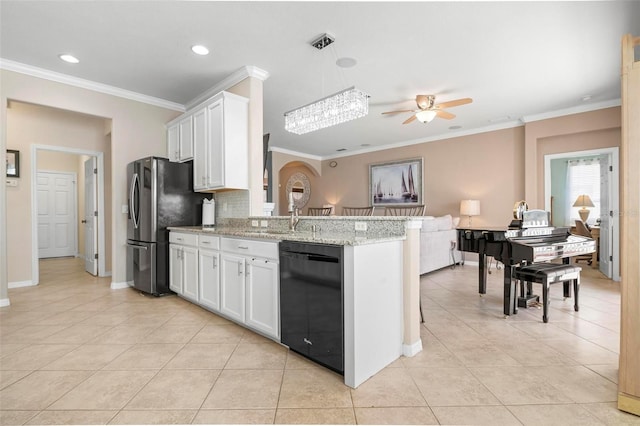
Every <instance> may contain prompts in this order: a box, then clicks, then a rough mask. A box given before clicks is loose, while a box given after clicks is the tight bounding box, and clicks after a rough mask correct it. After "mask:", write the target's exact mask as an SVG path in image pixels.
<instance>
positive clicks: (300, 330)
mask: <svg viewBox="0 0 640 426" xmlns="http://www.w3.org/2000/svg"><path fill="white" fill-rule="evenodd" d="M342 253H343V248H342V246H335V245H328V244H316V243H300V242H294V241H282V242H281V243H280V327H281V330H280V331H281V341H282V343H283V344H285V345H287V346H289V348H290V349H291V350H293V351H295V352H297V353H299V354H301V355H304V356H305V357H307V358H309V359H312V360H314V361H316V362H317V363H319V364H322V365H324V366H325V367H328V368H330V369H332V370H334V371H336V372H338V373H340V374H344V349H343V348H344V327H343V316H344V313H343V312H344V310H343V271H342V257H343V254H342Z"/></svg>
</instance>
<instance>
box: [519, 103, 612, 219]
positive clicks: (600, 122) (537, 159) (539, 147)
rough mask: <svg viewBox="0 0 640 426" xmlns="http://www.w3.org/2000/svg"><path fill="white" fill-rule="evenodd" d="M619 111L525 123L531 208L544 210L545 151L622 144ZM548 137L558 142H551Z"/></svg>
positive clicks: (526, 167) (526, 195)
mask: <svg viewBox="0 0 640 426" xmlns="http://www.w3.org/2000/svg"><path fill="white" fill-rule="evenodd" d="M620 114H621V113H620V107H613V108H606V109H601V110H597V111H590V112H585V113H581V114H571V115H566V116H563V117H557V118H551V119H548V120H540V121H534V122H531V123H527V124H526V126H525V159H526V160H527V161H526V163H525V197H526V198H525V199H526V200H527V202H528V203H529V207H530V208H536V209H544V172H543V165H544V154H551V153H559V152H573V151H584V150H587V149H592V148H608V147H614V146H620V126H621V115H620ZM603 131H604V133H602V132H603ZM606 131H610V132H606ZM605 133H606V135H605ZM548 138H553V139H554V142H555V143H554V144H553V145H550V144H549V142H547V141H546V140H547V139H548ZM544 149H546V150H547V152H544ZM543 152H544V154H543Z"/></svg>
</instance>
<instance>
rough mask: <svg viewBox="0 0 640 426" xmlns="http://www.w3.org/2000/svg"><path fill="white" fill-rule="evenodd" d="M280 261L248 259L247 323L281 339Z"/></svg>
mask: <svg viewBox="0 0 640 426" xmlns="http://www.w3.org/2000/svg"><path fill="white" fill-rule="evenodd" d="M278 276H279V267H278V262H276V261H273V260H269V259H260V258H251V259H248V260H247V274H246V279H247V282H246V292H247V294H246V318H245V323H246V324H247V325H248V326H250V327H252V328H255V329H256V330H259V331H261V332H263V333H264V334H268V335H269V336H273V337H275V338H277V339H278V340H279V339H280V310H279V308H280V303H279V302H280V285H279V284H280V281H279V279H278Z"/></svg>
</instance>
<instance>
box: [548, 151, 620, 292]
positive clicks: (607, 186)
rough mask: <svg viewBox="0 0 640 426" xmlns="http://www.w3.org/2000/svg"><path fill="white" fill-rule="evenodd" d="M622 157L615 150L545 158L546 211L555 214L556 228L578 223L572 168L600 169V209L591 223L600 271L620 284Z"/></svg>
mask: <svg viewBox="0 0 640 426" xmlns="http://www.w3.org/2000/svg"><path fill="white" fill-rule="evenodd" d="M618 155H619V154H618V148H617V147H612V148H603V149H594V150H587V151H574V152H564V153H559V154H549V155H545V156H544V194H545V195H544V199H545V210H547V211H550V212H552V221H553V225H554V226H572V222H573V219H575V218H574V217H573V216H575V212H574V211H572V210H576V209H575V205H576V204H575V203H574V200H572V199H569V198H571V197H573V196H574V195H575V194H573V193H571V194H573V195H571V194H570V191H569V190H570V189H571V188H570V183H569V182H570V181H571V167H572V165H575V164H580V163H582V164H590V165H594V164H595V165H597V169H598V170H599V171H600V176H598V177H597V181H596V183H595V184H596V185H597V187H598V188H597V189H598V191H595V192H597V203H595V204H596V205H597V207H599V208H592V209H591V212H590V215H589V219H588V220H589V223H590V224H592V225H593V226H594V229H596V230H597V231H598V232H597V234H598V237H597V244H598V248H597V250H598V257H599V259H600V261H599V262H598V268H599V269H600V272H602V273H603V274H604V275H605V276H607V277H608V278H611V279H613V280H614V281H620V242H619V241H620V226H619V223H620V222H619V209H620V207H619V175H620V173H619V159H618V158H619V157H618ZM594 167H595V166H594ZM586 195H590V194H586ZM574 198H575V197H574ZM576 202H577V201H576ZM572 206H573V208H572ZM596 210H597V211H596Z"/></svg>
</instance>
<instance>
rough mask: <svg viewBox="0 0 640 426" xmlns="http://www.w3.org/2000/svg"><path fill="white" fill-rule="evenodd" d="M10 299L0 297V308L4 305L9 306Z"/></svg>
mask: <svg viewBox="0 0 640 426" xmlns="http://www.w3.org/2000/svg"><path fill="white" fill-rule="evenodd" d="M10 304H11V301H10V300H9V299H0V308H4V307H5V306H9V305H10Z"/></svg>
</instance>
